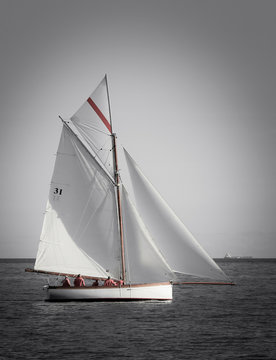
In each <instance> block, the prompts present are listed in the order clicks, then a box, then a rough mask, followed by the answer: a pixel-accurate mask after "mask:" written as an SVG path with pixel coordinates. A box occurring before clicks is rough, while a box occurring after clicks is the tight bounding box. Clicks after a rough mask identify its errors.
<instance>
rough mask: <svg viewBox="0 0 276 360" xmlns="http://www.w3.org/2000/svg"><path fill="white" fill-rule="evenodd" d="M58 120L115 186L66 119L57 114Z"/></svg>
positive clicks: (113, 182)
mask: <svg viewBox="0 0 276 360" xmlns="http://www.w3.org/2000/svg"><path fill="white" fill-rule="evenodd" d="M59 118H60V120H61V121H62V123H63V125H64V126H65V128H66V129H67V130H69V132H70V133H71V134H72V135H73V136H74V137H75V138H76V139H77V140H78V141H79V143H80V144H81V145H82V146H83V148H84V149H85V150H86V151H87V153H88V154H89V156H90V157H91V158H92V159H93V160H94V161H95V163H96V164H97V165H98V166H99V168H100V169H101V170H102V171H103V172H104V174H105V175H106V176H107V177H108V179H109V180H110V181H111V183H112V184H113V185H114V186H115V187H117V184H116V182H115V181H114V179H113V178H112V177H111V176H110V175H109V173H108V172H107V171H106V170H105V169H104V168H103V167H102V166H101V164H100V163H99V161H98V160H97V159H96V157H95V156H94V155H93V154H91V152H90V151H89V149H88V148H87V146H85V145H84V143H83V142H82V141H81V139H80V138H79V137H78V135H77V134H76V133H75V132H74V131H73V130H72V129H71V127H70V126H69V125H68V123H67V122H66V121H64V120H63V119H62V117H61V116H60V115H59Z"/></svg>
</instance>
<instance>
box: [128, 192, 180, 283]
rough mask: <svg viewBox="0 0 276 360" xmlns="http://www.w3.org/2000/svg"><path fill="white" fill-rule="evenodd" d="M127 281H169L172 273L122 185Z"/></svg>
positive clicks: (172, 275)
mask: <svg viewBox="0 0 276 360" xmlns="http://www.w3.org/2000/svg"><path fill="white" fill-rule="evenodd" d="M122 208H123V219H124V220H123V228H124V244H125V252H126V263H127V267H126V268H127V271H126V278H127V283H152V282H162V281H169V280H171V279H172V278H173V277H174V274H173V272H172V270H171V268H170V267H169V265H168V264H167V262H166V260H165V259H164V257H163V256H162V254H161V253H160V251H159V250H158V249H157V247H156V245H155V244H154V242H153V241H152V239H151V236H150V234H149V232H148V231H147V229H146V227H145V225H144V223H143V222H142V219H141V218H140V216H139V214H138V212H137V210H136V209H135V207H134V205H133V204H132V203H131V201H130V199H129V196H128V194H127V191H126V189H125V188H124V187H122Z"/></svg>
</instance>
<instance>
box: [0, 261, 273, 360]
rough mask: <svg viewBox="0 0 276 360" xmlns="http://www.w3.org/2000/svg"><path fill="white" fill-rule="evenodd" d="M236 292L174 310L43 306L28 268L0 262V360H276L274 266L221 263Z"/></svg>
mask: <svg viewBox="0 0 276 360" xmlns="http://www.w3.org/2000/svg"><path fill="white" fill-rule="evenodd" d="M218 263H219V265H220V266H221V267H222V269H223V270H224V271H225V272H226V273H227V274H228V275H229V276H230V277H231V279H232V280H233V281H234V282H235V283H236V286H211V285H210V286H209V285H208V286H207V285H191V286H188V285H181V286H175V287H174V300H173V301H172V302H116V303H110V302H88V303H86V302H68V303H55V302H46V301H44V299H45V293H44V292H43V285H45V284H46V283H47V277H46V276H44V275H38V274H35V273H25V272H24V269H25V268H26V267H32V266H33V261H31V260H29V261H27V260H9V261H7V260H2V261H0V275H1V284H0V296H1V297H0V311H1V315H0V359H18V360H19V359H24V360H25V359H59V360H62V359H70V360H74V359H97V360H98V359H147V360H148V359H164V360H165V359H166V360H168V359H173V360H175V359H193V360H196V359H204V360H205V359H212V360H213V359H250V360H252V359H271V360H272V359H276V312H275V309H276V296H275V295H276V260H268V259H266V260H246V261H245V260H235V261H226V260H219V261H218Z"/></svg>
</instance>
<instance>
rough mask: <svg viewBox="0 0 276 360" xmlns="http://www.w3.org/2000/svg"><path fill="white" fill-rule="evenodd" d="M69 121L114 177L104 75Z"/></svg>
mask: <svg viewBox="0 0 276 360" xmlns="http://www.w3.org/2000/svg"><path fill="white" fill-rule="evenodd" d="M71 121H72V123H73V124H74V126H75V127H76V129H77V130H78V132H79V133H80V134H81V136H82V137H83V139H84V140H85V141H86V142H87V144H88V145H89V146H90V147H91V149H92V150H93V152H94V154H95V156H96V157H97V159H98V161H100V163H101V164H102V165H103V166H104V167H105V169H106V170H107V171H108V173H109V174H110V175H111V176H112V177H114V164H113V155H112V151H111V150H112V148H113V144H112V138H111V133H112V129H111V120H110V113H109V105H108V92H107V82H106V77H104V78H103V80H102V81H101V83H100V84H99V85H98V87H97V88H96V90H95V91H94V92H93V93H92V94H91V95H90V96H89V97H88V99H87V100H86V101H85V102H84V104H83V105H82V106H81V107H80V108H79V110H78V111H77V112H76V113H75V114H74V115H73V116H72V117H71Z"/></svg>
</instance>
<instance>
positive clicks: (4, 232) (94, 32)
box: [0, 0, 276, 257]
mask: <svg viewBox="0 0 276 360" xmlns="http://www.w3.org/2000/svg"><path fill="white" fill-rule="evenodd" d="M275 11H276V2H275V1H267V0H264V1H254V0H246V1H244V0H239V1H235V0H232V1H221V0H217V1H210V0H202V1H197V0H193V1H192V0H191V1H185V0H179V1H177V0H168V1H162V0H147V1H143V0H140V1H131V0H122V1H118V0H110V1H105V0H101V1H93V0H90V1H83V0H81V1H70V0H64V1H62V0H59V1H49V0H48V1H39V0H34V1H30V0H24V1H21V0H18V1H14V0H8V1H4V0H1V1H0V28H1V31H0V50H1V61H0V114H1V132H0V140H1V142H0V146H1V151H0V158H1V187H0V191H1V205H0V211H1V213H0V226H1V238H0V257H21V256H22V257H34V256H35V254H36V251H37V245H38V241H39V236H40V231H41V226H42V221H43V212H44V209H45V205H46V200H47V196H48V188H49V183H50V179H51V175H52V169H53V165H54V160H55V157H54V154H55V152H56V149H57V145H58V140H59V135H60V130H61V124H60V122H59V120H58V115H59V114H61V115H62V116H64V117H65V118H66V117H69V116H71V115H72V114H73V113H74V112H75V111H76V110H77V109H78V107H79V106H80V105H81V103H82V102H83V101H84V100H85V99H86V98H87V96H88V95H89V94H90V93H91V92H92V91H93V89H94V88H95V87H96V85H97V84H98V82H99V81H100V80H101V78H102V77H103V76H104V74H105V73H107V74H108V76H109V86H110V93H111V104H112V115H113V123H114V128H115V130H116V132H117V133H118V141H119V143H121V144H123V145H124V146H125V147H126V148H127V149H128V151H129V152H130V154H131V155H132V156H133V157H134V159H135V160H136V161H137V163H138V164H139V165H140V167H141V168H142V170H143V171H144V173H145V174H146V176H148V178H149V179H150V180H151V182H152V183H153V184H154V185H155V186H156V188H157V189H158V190H159V191H160V193H161V194H162V195H163V197H164V198H165V199H166V200H167V202H168V203H169V204H170V205H171V207H172V208H173V209H174V210H175V211H176V213H177V214H178V216H179V217H180V218H181V219H182V220H183V222H184V223H185V225H186V226H187V227H188V228H189V229H190V230H191V231H192V232H193V233H194V235H195V236H196V237H197V238H198V240H199V241H200V243H201V244H202V245H203V246H204V248H205V249H206V250H207V251H208V252H209V253H210V255H211V256H214V257H215V256H223V255H224V254H225V253H226V252H231V253H232V254H236V255H253V256H258V257H275V256H276V244H275V242H276V221H275V219H276V217H275V215H276V189H275V184H276V166H275V165H276V164H275V162H276V156H275V155H276V141H275V135H276V101H275V99H276V98H275V95H276V71H275V64H276V44H275V42H276V40H275V39H276V22H275ZM122 168H123V163H122ZM123 175H124V172H123V173H122V176H123Z"/></svg>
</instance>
